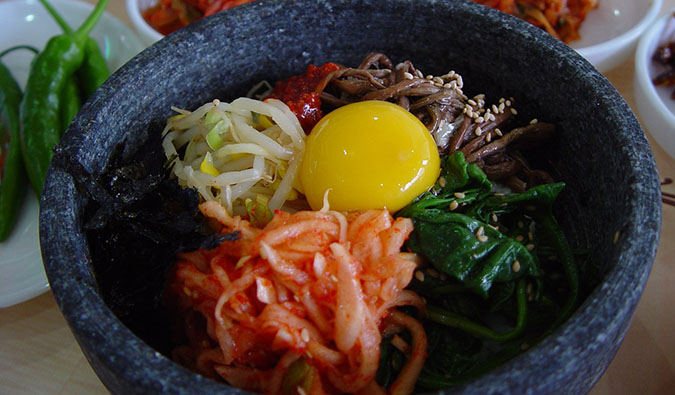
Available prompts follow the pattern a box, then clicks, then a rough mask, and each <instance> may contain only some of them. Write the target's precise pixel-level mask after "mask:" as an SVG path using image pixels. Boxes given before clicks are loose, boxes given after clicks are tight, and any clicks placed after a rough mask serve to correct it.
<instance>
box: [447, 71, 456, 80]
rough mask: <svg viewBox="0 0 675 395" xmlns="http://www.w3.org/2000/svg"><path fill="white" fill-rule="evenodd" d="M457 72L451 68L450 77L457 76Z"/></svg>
mask: <svg viewBox="0 0 675 395" xmlns="http://www.w3.org/2000/svg"><path fill="white" fill-rule="evenodd" d="M455 74H457V73H455V70H450V72H449V73H448V77H450V78H452V77H454V76H455Z"/></svg>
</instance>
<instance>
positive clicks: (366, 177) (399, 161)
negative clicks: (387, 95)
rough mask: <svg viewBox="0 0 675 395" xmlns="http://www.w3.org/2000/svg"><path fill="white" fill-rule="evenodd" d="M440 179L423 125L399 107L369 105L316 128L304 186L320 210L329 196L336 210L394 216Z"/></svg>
mask: <svg viewBox="0 0 675 395" xmlns="http://www.w3.org/2000/svg"><path fill="white" fill-rule="evenodd" d="M439 173H440V159H439V156H438V149H437V148H436V143H435V142H434V139H433V137H432V136H431V134H430V133H429V131H428V130H427V128H426V127H425V126H424V124H423V123H422V122H421V121H420V120H419V119H417V118H416V117H415V116H414V115H412V114H411V113H410V112H408V111H406V110H405V109H403V108H401V107H399V106H397V105H396V104H393V103H389V102H384V101H363V102H357V103H352V104H348V105H346V106H343V107H340V108H338V109H336V110H334V111H332V112H330V113H329V114H327V115H326V116H325V117H323V118H322V119H321V120H320V121H319V123H317V124H316V126H314V128H313V129H312V132H311V133H310V135H309V137H308V138H307V145H306V149H305V153H304V156H303V161H302V165H301V167H300V181H301V183H302V188H303V190H304V193H305V197H306V198H307V201H308V202H309V205H310V206H311V207H312V209H314V210H318V209H320V208H321V207H322V205H323V198H324V194H325V193H326V191H329V192H328V202H329V204H330V208H331V209H332V210H338V211H353V210H368V209H383V208H386V209H388V210H389V211H392V212H394V211H397V210H399V209H401V208H403V207H404V206H405V205H407V204H408V203H410V202H411V201H412V200H413V199H414V198H415V197H417V196H418V195H420V194H421V193H423V192H425V191H426V190H427V189H429V188H430V187H431V186H433V185H434V183H435V182H436V179H437V178H438V175H439Z"/></svg>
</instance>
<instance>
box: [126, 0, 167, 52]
mask: <svg viewBox="0 0 675 395" xmlns="http://www.w3.org/2000/svg"><path fill="white" fill-rule="evenodd" d="M157 1H158V0H126V6H127V14H129V19H131V23H133V25H134V29H136V32H138V35H139V36H140V37H141V40H143V42H144V43H145V45H152V44H153V43H154V42H155V41H157V40H159V39H161V38H162V37H164V35H163V34H162V33H160V32H158V31H157V30H155V29H154V28H153V27H152V26H150V25H149V24H148V22H146V20H145V19H144V18H143V12H144V11H145V10H147V9H148V8H150V7H152V6H154V5H155V4H157Z"/></svg>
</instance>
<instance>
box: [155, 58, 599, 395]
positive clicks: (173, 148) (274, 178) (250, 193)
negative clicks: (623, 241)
mask: <svg viewBox="0 0 675 395" xmlns="http://www.w3.org/2000/svg"><path fill="white" fill-rule="evenodd" d="M329 65H331V66H328V69H326V71H327V72H326V73H319V75H321V77H320V78H317V79H311V78H310V79H308V78H306V77H307V76H308V75H312V74H314V75H316V72H317V70H321V69H323V66H309V68H308V71H307V73H305V74H303V75H300V76H294V77H291V78H289V79H287V80H285V81H279V82H277V83H276V84H275V85H274V88H273V89H271V90H270V91H268V92H266V93H264V94H263V95H262V96H261V97H263V98H266V99H264V100H257V99H252V98H238V99H236V100H233V101H232V102H230V103H225V102H222V101H220V100H217V99H216V100H213V101H212V102H209V103H206V104H204V105H203V106H201V107H199V108H198V109H196V110H194V111H188V110H183V109H177V108H176V109H175V110H176V111H177V112H178V113H179V114H178V115H176V116H174V117H172V118H171V119H169V121H168V123H167V126H166V128H165V130H164V133H163V136H164V137H163V148H164V153H165V155H166V157H167V160H168V163H169V165H170V169H171V172H172V174H173V176H174V177H175V178H176V179H177V180H178V182H180V185H182V186H183V187H190V188H194V189H195V190H197V191H198V195H199V201H200V204H199V206H198V207H199V211H200V212H201V214H202V215H203V217H204V223H205V224H208V225H209V227H210V229H211V233H212V236H209V238H208V239H207V240H205V242H204V243H202V245H201V247H200V248H196V249H195V248H192V249H190V248H185V249H184V252H180V253H178V255H177V257H176V264H175V265H174V266H173V268H172V269H171V271H170V273H169V275H168V285H167V292H166V294H165V301H166V306H167V309H168V310H169V311H170V314H171V316H172V317H173V319H174V320H175V323H176V336H177V337H176V340H175V341H176V343H177V344H178V345H177V346H176V347H175V348H174V349H173V352H172V356H173V358H174V359H175V360H176V361H177V362H179V363H181V364H183V365H185V366H187V367H189V368H190V369H193V370H195V371H197V372H199V373H201V374H203V375H205V376H207V377H211V378H214V379H217V380H223V381H225V382H227V383H228V384H230V385H232V386H235V387H238V388H242V389H245V390H249V391H256V392H266V393H359V392H360V393H384V392H391V393H411V392H414V391H428V390H437V389H442V388H447V387H450V386H452V385H456V384H458V383H461V382H463V381H466V380H468V379H471V378H473V377H476V376H478V375H481V374H483V373H485V372H487V371H489V370H490V369H492V368H494V367H496V366H498V365H500V364H501V363H503V362H505V361H507V360H508V359H510V358H513V357H514V356H516V355H518V354H519V353H521V352H523V351H524V350H526V349H528V348H529V347H531V346H533V345H534V344H536V343H537V342H539V341H540V340H541V339H542V338H543V337H545V336H546V335H548V334H550V333H551V332H552V331H553V330H554V329H555V328H556V327H557V326H559V325H560V324H561V323H562V322H564V321H565V320H566V319H567V318H568V317H569V316H570V315H571V313H572V312H573V311H574V309H575V308H576V307H577V306H578V304H579V302H580V301H581V300H582V299H583V297H584V296H585V294H586V293H587V292H589V290H590V289H591V287H592V286H593V285H594V283H595V281H596V278H597V272H596V271H595V267H594V266H593V264H592V263H590V262H586V261H585V260H586V258H587V254H586V252H585V251H583V250H578V249H573V248H571V247H570V246H569V245H568V242H567V240H566V238H565V236H564V234H563V232H562V230H561V228H560V227H559V226H558V223H557V221H556V219H555V217H554V214H553V213H554V211H555V210H554V204H555V200H556V198H557V196H558V195H559V194H560V193H561V191H562V190H563V188H564V183H561V182H554V180H553V178H552V177H551V176H550V175H549V174H548V173H547V172H545V171H543V170H540V169H538V168H537V167H536V166H535V165H533V164H532V163H531V162H530V161H529V160H527V159H526V157H527V156H528V153H527V151H529V150H533V149H534V150H536V149H538V148H539V147H541V146H542V144H546V143H547V142H548V141H550V140H551V139H552V138H553V137H554V136H555V127H554V126H553V125H552V124H548V123H544V122H538V121H537V120H536V119H530V120H523V119H521V118H520V117H519V115H518V111H516V109H515V108H514V99H513V98H508V99H507V98H502V99H500V100H498V101H495V102H494V103H493V104H489V103H488V101H487V98H486V97H485V95H477V96H475V97H473V98H469V97H467V96H466V95H465V94H464V92H463V80H462V77H461V76H460V75H459V74H457V73H455V72H454V71H450V72H448V73H446V74H444V75H442V76H432V75H425V74H423V73H422V72H421V71H420V70H419V69H417V68H416V67H415V66H414V65H413V64H412V63H411V62H410V61H404V62H401V63H398V64H394V63H392V62H391V60H390V59H389V58H388V57H386V56H385V55H383V54H379V53H372V54H370V55H368V56H367V57H366V58H365V59H364V60H363V62H362V63H361V64H360V65H359V66H358V67H356V68H351V67H345V66H342V65H336V64H329ZM298 81H301V82H302V83H300V84H298V83H297V82H298ZM308 81H311V82H308ZM289 87H292V89H290V91H292V93H293V94H292V96H293V97H294V99H290V100H289V99H288V98H286V100H287V102H285V101H284V97H285V95H284V94H283V92H284V91H286V92H288V91H289ZM280 92H281V93H280ZM298 100H300V101H301V102H303V103H312V105H311V106H306V105H297V104H298ZM308 108H309V109H310V110H311V112H312V114H314V115H316V114H319V116H316V118H318V119H314V120H312V121H311V123H310V124H309V125H310V126H307V125H308V124H307V123H305V124H304V125H302V124H303V123H304V122H303V121H302V120H303V119H305V120H306V119H307V117H305V115H306V114H305V111H306V110H307V109H308ZM314 121H316V122H314ZM303 126H304V127H303ZM387 131H389V135H387V134H386V132H387ZM306 134H307V135H306ZM351 161H353V163H352V162H351ZM387 169H389V170H390V171H389V172H388V171H387ZM354 180H356V181H354ZM213 236H216V237H217V238H216V239H214V238H213Z"/></svg>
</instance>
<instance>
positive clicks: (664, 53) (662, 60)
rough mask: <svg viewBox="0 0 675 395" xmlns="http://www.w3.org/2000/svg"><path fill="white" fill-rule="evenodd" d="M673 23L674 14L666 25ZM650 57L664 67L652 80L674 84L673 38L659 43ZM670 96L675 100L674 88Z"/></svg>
mask: <svg viewBox="0 0 675 395" xmlns="http://www.w3.org/2000/svg"><path fill="white" fill-rule="evenodd" d="M672 24H675V15H673V16H672V18H671V19H670V21H669V22H668V25H672ZM652 59H653V60H654V61H655V62H656V63H658V64H659V65H661V66H663V67H665V70H664V71H663V72H661V73H660V74H659V75H657V76H656V77H655V78H654V80H653V81H652V82H654V85H656V86H673V85H675V38H673V37H671V38H670V39H668V40H667V41H666V42H665V43H664V44H662V45H659V47H658V48H657V49H656V52H655V53H654V56H653V57H652ZM670 98H671V99H673V100H675V90H673V92H672V93H671V94H670Z"/></svg>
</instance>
